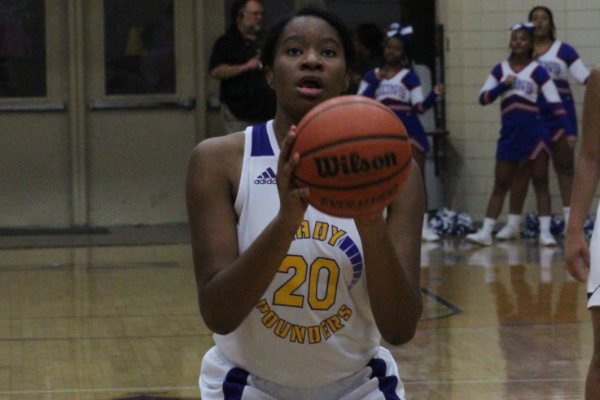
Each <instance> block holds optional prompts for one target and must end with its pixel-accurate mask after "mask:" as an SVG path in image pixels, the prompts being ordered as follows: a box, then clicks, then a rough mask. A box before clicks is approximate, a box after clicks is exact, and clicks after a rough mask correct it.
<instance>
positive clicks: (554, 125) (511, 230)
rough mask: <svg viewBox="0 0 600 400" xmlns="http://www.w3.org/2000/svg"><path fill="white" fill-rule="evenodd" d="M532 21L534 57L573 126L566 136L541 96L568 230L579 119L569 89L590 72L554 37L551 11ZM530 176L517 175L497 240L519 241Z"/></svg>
mask: <svg viewBox="0 0 600 400" xmlns="http://www.w3.org/2000/svg"><path fill="white" fill-rule="evenodd" d="M529 21H530V22H532V23H533V24H534V25H535V30H534V31H533V49H534V57H536V58H537V61H538V62H539V63H540V64H541V65H542V66H543V67H544V68H546V71H548V73H549V74H550V76H551V77H552V79H553V80H554V83H555V85H556V87H557V88H558V94H559V95H560V98H561V100H562V102H563V104H564V106H565V109H566V110H567V113H568V119H569V123H570V124H571V125H572V126H573V130H572V132H571V134H567V132H566V131H565V129H564V128H563V127H562V124H561V121H559V120H558V119H557V118H556V117H555V115H554V113H553V111H552V107H548V105H547V102H546V100H545V98H544V97H543V96H540V98H539V99H538V100H539V105H540V115H541V117H542V119H543V121H544V123H545V125H546V127H547V129H548V131H549V133H550V135H551V144H552V164H553V165H554V170H555V171H556V176H557V177H558V186H559V189H560V195H561V199H562V204H563V215H564V218H565V226H566V223H568V220H569V211H570V208H569V205H570V202H571V188H572V186H573V171H574V164H575V162H574V159H575V156H574V150H575V142H576V141H577V136H576V135H577V115H576V114H575V103H574V101H573V94H572V92H571V88H570V86H569V74H570V75H571V76H572V77H573V78H574V79H575V80H576V81H577V82H579V83H585V82H586V80H587V77H588V75H589V71H588V70H587V69H586V68H585V66H584V65H583V62H582V61H581V59H580V58H579V55H578V54H577V51H575V49H574V48H573V47H571V46H569V45H568V44H566V43H563V42H561V41H560V40H557V39H556V37H555V33H556V27H555V26H554V18H553V16H552V11H550V9H549V8H547V7H544V6H537V7H534V8H533V9H532V10H531V11H530V12H529ZM529 180H530V176H529V174H528V173H527V170H526V169H524V168H523V169H521V170H520V171H519V172H518V173H517V174H516V175H515V179H514V181H513V183H512V185H511V189H510V209H509V215H508V221H507V224H506V225H505V226H504V227H503V228H502V229H501V230H500V231H499V232H498V233H497V234H496V238H498V239H502V240H510V239H515V238H517V237H519V224H520V222H521V213H522V212H523V204H524V203H525V198H526V197H527V189H528V186H529Z"/></svg>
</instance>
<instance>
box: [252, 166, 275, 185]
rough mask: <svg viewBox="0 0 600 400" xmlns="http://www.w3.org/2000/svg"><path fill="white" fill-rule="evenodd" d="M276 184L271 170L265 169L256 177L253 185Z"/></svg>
mask: <svg viewBox="0 0 600 400" xmlns="http://www.w3.org/2000/svg"><path fill="white" fill-rule="evenodd" d="M276 183H277V175H275V172H273V170H272V169H271V167H269V168H267V169H266V171H265V172H263V173H262V174H260V175H259V176H257V177H256V180H255V181H254V184H255V185H275V184H276Z"/></svg>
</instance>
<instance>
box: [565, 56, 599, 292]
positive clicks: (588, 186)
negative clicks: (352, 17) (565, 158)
mask: <svg viewBox="0 0 600 400" xmlns="http://www.w3.org/2000/svg"><path fill="white" fill-rule="evenodd" d="M598 110H600V64H599V65H597V66H596V67H594V68H593V69H592V72H591V73H590V76H589V78H588V82H587V87H586V89H585V98H584V102H583V123H582V126H583V128H582V135H581V136H582V144H581V152H580V154H579V159H578V160H577V165H576V168H575V178H574V181H573V193H572V195H571V214H570V216H569V223H568V226H567V239H566V243H565V258H566V263H567V269H568V270H569V273H570V274H571V275H572V276H573V277H574V278H576V279H577V280H579V281H581V282H583V281H585V277H584V274H583V270H582V268H581V264H580V262H581V261H580V260H583V267H584V268H585V269H589V262H590V261H589V250H588V246H587V243H586V241H585V238H584V237H583V224H584V222H585V219H586V217H587V214H588V212H589V210H590V206H591V204H592V199H593V197H594V193H595V192H596V189H597V187H598V182H599V181H600V112H598Z"/></svg>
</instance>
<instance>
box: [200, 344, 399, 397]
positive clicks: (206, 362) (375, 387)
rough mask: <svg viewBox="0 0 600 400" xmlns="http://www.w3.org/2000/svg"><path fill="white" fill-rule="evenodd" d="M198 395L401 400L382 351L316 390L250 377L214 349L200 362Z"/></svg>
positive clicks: (389, 357)
mask: <svg viewBox="0 0 600 400" xmlns="http://www.w3.org/2000/svg"><path fill="white" fill-rule="evenodd" d="M290 367H291V366H290ZM200 394H201V397H202V400H233V399H236V400H315V399H319V400H328V399H331V400H367V399H368V400H405V398H404V386H403V384H402V381H401V380H400V377H399V375H398V366H397V365H396V362H395V361H394V358H393V357H392V355H391V354H390V352H389V351H388V350H387V349H385V348H383V347H380V348H379V351H378V353H377V355H376V356H375V357H374V358H373V359H372V360H371V362H370V363H369V365H367V366H365V367H364V368H363V369H362V370H360V371H358V372H357V373H356V374H354V375H352V376H349V377H348V378H344V379H341V380H339V381H336V382H332V383H331V384H328V385H326V386H322V387H317V388H293V387H287V386H281V385H277V384H275V383H273V382H268V381H265V380H264V379H261V378H258V377H256V376H254V375H250V374H249V373H248V372H246V371H244V370H243V369H241V368H238V367H236V366H235V365H233V364H232V363H231V362H229V360H227V359H226V358H225V357H223V355H222V354H221V352H220V351H219V349H217V347H216V346H215V347H213V348H212V349H210V350H209V351H208V352H207V353H206V355H205V356H204V358H203V359H202V368H201V371H200Z"/></svg>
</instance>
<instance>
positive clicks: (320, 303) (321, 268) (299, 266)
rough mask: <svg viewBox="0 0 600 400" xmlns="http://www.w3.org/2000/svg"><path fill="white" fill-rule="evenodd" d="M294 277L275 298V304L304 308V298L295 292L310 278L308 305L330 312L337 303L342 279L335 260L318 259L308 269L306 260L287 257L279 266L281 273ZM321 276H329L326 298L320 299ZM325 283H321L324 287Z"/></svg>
mask: <svg viewBox="0 0 600 400" xmlns="http://www.w3.org/2000/svg"><path fill="white" fill-rule="evenodd" d="M290 270H293V275H292V276H291V278H290V279H288V280H287V281H286V282H285V283H284V284H283V285H281V287H280V288H279V289H277V291H276V292H275V295H274V296H273V304H274V305H280V306H288V307H303V306H304V296H303V295H300V294H296V293H295V292H296V291H297V290H298V289H299V288H300V286H302V284H304V282H306V279H307V277H308V304H309V305H310V307H311V308H312V309H313V310H328V309H329V308H330V307H331V306H332V305H333V303H334V302H335V296H336V293H337V287H338V283H339V277H340V267H339V266H338V265H337V263H336V262H335V261H334V260H330V259H327V258H320V257H319V258H317V259H316V260H315V261H314V262H313V263H312V264H311V266H310V269H309V268H308V264H307V263H306V261H305V260H304V258H302V257H300V256H287V257H286V258H285V259H284V260H283V262H282V263H281V265H280V266H279V272H281V273H289V272H290ZM309 270H310V272H309ZM321 274H327V278H326V281H325V282H326V283H325V288H324V290H325V292H324V296H321V298H319V295H318V294H319V281H320V279H319V278H320V277H321ZM322 284H323V283H321V285H322Z"/></svg>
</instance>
